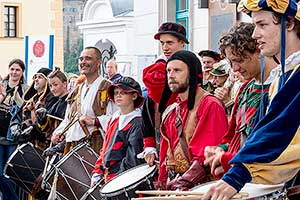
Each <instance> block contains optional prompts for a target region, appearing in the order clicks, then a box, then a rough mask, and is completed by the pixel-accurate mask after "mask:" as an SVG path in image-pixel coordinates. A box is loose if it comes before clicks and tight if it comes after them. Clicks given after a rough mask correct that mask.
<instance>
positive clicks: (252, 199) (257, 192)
mask: <svg viewBox="0 0 300 200" xmlns="http://www.w3.org/2000/svg"><path fill="white" fill-rule="evenodd" d="M214 183H216V181H213V182H209V183H206V184H202V185H198V186H196V187H194V188H192V189H191V191H196V192H207V191H208V189H209V188H210V187H211V186H212V185H213V184H214ZM240 193H245V194H248V196H247V197H244V198H242V199H244V200H275V199H276V200H287V199H288V198H287V193H286V190H285V189H284V185H283V184H280V185H263V184H254V183H247V184H246V185H245V186H244V187H243V188H242V189H241V191H240Z"/></svg>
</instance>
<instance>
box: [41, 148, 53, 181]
mask: <svg viewBox="0 0 300 200" xmlns="http://www.w3.org/2000/svg"><path fill="white" fill-rule="evenodd" d="M52 145H53V143H52V142H51V143H50V146H49V148H51V147H52ZM49 159H50V156H47V158H46V163H45V167H44V170H43V174H42V177H45V175H46V173H47V168H48V163H49Z"/></svg>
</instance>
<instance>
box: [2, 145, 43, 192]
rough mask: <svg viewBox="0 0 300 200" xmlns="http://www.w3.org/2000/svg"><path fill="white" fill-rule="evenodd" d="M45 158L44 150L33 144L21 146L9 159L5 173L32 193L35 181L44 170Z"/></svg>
mask: <svg viewBox="0 0 300 200" xmlns="http://www.w3.org/2000/svg"><path fill="white" fill-rule="evenodd" d="M44 166H45V160H44V158H43V157H42V151H41V150H39V149H36V148H35V147H34V146H33V144H31V143H26V144H23V145H21V146H19V147H18V148H17V149H16V150H15V151H14V153H13V154H12V155H11V156H10V158H9V159H8V161H7V163H6V165H5V167H4V174H5V175H6V176H8V177H9V178H10V179H11V180H13V181H14V182H15V183H16V184H17V185H18V186H20V187H21V188H23V189H24V190H25V191H26V192H28V193H30V194H32V189H33V185H34V181H35V180H36V178H37V177H38V176H39V175H40V174H41V173H42V172H43V169H44Z"/></svg>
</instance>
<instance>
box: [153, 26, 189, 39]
mask: <svg viewBox="0 0 300 200" xmlns="http://www.w3.org/2000/svg"><path fill="white" fill-rule="evenodd" d="M161 34H172V35H174V36H175V37H177V38H178V39H180V40H183V41H184V42H185V43H186V44H189V41H188V40H187V39H186V30H185V28H184V26H182V25H181V24H177V23H173V22H166V23H163V24H162V25H161V26H160V27H159V29H158V33H156V34H155V35H154V39H156V40H159V39H160V35H161Z"/></svg>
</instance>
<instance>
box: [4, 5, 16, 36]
mask: <svg viewBox="0 0 300 200" xmlns="http://www.w3.org/2000/svg"><path fill="white" fill-rule="evenodd" d="M16 28H17V7H15V6H4V37H17V30H16Z"/></svg>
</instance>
